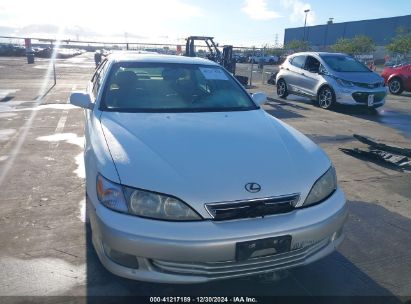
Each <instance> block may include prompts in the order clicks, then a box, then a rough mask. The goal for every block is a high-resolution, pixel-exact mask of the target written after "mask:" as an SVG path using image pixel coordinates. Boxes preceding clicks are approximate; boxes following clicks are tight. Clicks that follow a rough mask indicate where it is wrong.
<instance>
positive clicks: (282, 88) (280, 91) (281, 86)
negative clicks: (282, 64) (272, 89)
mask: <svg viewBox="0 0 411 304" xmlns="http://www.w3.org/2000/svg"><path fill="white" fill-rule="evenodd" d="M277 95H278V97H280V98H287V96H288V90H287V84H286V83H285V81H284V79H280V80H278V82H277Z"/></svg>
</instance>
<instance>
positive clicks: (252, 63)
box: [250, 46, 255, 87]
mask: <svg viewBox="0 0 411 304" xmlns="http://www.w3.org/2000/svg"><path fill="white" fill-rule="evenodd" d="M254 57H255V46H253V56H252V57H251V71H250V87H251V86H252V85H253V70H254Z"/></svg>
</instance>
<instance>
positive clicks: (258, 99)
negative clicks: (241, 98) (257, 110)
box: [251, 93, 267, 106]
mask: <svg viewBox="0 0 411 304" xmlns="http://www.w3.org/2000/svg"><path fill="white" fill-rule="evenodd" d="M251 98H252V99H253V100H254V102H255V103H256V104H257V105H259V106H261V105H262V104H263V103H264V102H266V101H267V95H265V94H264V93H254V94H251Z"/></svg>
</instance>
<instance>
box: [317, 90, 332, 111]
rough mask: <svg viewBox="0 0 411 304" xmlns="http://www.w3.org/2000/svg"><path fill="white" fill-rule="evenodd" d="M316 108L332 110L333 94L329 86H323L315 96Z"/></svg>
mask: <svg viewBox="0 0 411 304" xmlns="http://www.w3.org/2000/svg"><path fill="white" fill-rule="evenodd" d="M317 103H318V106H319V107H321V108H323V109H327V110H328V109H332V108H333V107H334V106H335V93H334V90H333V89H332V88H331V87H329V86H323V87H322V88H321V89H320V90H319V91H318V95H317Z"/></svg>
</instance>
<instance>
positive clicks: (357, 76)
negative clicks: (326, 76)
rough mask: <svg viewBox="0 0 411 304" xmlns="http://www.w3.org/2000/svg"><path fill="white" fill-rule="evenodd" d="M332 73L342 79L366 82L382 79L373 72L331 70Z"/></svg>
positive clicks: (371, 82) (370, 82)
mask: <svg viewBox="0 0 411 304" xmlns="http://www.w3.org/2000/svg"><path fill="white" fill-rule="evenodd" d="M332 75H333V76H335V77H337V78H340V79H343V80H347V81H352V82H360V83H367V84H373V83H376V82H381V81H383V79H382V78H381V76H380V75H378V74H377V73H374V72H364V73H363V72H358V73H352V72H333V73H332Z"/></svg>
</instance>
